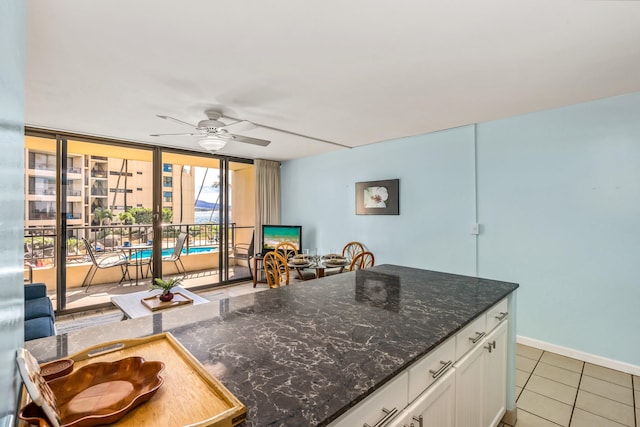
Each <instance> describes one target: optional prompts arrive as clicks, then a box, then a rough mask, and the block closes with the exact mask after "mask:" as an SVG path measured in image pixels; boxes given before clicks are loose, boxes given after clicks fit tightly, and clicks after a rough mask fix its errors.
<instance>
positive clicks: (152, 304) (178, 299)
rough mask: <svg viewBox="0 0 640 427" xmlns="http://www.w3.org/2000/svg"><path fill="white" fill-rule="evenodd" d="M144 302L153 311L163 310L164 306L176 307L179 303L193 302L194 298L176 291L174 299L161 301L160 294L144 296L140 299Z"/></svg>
mask: <svg viewBox="0 0 640 427" xmlns="http://www.w3.org/2000/svg"><path fill="white" fill-rule="evenodd" d="M140 302H142V304H144V305H146V306H147V308H148V309H149V310H151V311H157V310H162V309H164V308H171V307H176V306H178V305H184V304H193V300H192V299H191V298H189V297H188V296H186V295H185V294H183V293H182V292H174V293H173V299H172V300H171V301H160V299H159V298H158V295H154V296H152V297H147V298H142V300H140Z"/></svg>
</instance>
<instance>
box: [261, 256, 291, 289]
mask: <svg viewBox="0 0 640 427" xmlns="http://www.w3.org/2000/svg"><path fill="white" fill-rule="evenodd" d="M262 264H263V266H264V272H265V274H266V276H267V283H268V284H269V287H270V288H279V287H280V285H281V284H282V282H283V281H284V283H285V285H287V286H288V285H289V265H287V260H286V259H285V258H284V257H283V256H282V255H280V253H278V252H276V251H271V252H268V253H267V254H266V255H265V256H264V259H263V260H262Z"/></svg>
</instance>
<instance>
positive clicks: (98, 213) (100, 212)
mask: <svg viewBox="0 0 640 427" xmlns="http://www.w3.org/2000/svg"><path fill="white" fill-rule="evenodd" d="M93 218H94V219H95V220H97V221H99V222H100V226H102V225H103V224H104V221H105V220H109V222H111V220H112V219H113V218H115V215H114V214H113V212H111V209H105V208H103V207H97V208H95V209H94V210H93Z"/></svg>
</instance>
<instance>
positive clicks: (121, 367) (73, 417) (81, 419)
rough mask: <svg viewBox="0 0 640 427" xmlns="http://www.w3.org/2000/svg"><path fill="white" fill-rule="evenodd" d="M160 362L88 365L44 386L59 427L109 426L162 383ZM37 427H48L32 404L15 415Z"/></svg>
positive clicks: (137, 359) (130, 359) (139, 360)
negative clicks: (47, 387) (50, 399)
mask: <svg viewBox="0 0 640 427" xmlns="http://www.w3.org/2000/svg"><path fill="white" fill-rule="evenodd" d="M163 369H164V363H162V362H155V361H152V362H147V361H145V360H144V359H143V358H142V357H127V358H125V359H121V360H118V361H116V362H97V363H92V364H89V365H86V366H83V367H82V368H80V369H78V370H77V371H75V372H73V373H72V374H69V375H67V376H64V377H61V378H57V379H54V380H52V381H50V382H48V386H49V387H50V388H51V391H52V392H53V396H55V408H54V410H55V411H56V412H57V413H58V414H59V418H60V425H61V426H62V427H89V426H96V425H101V424H111V423H114V422H116V421H117V420H119V419H120V418H122V417H124V416H125V415H126V413H127V412H129V411H130V410H131V409H133V408H135V407H136V406H138V405H140V404H141V403H144V402H146V401H147V400H149V399H150V398H151V397H152V396H153V395H154V393H155V392H156V391H158V389H159V388H160V386H161V385H162V383H163V379H162V377H161V376H160V373H161V372H162V370H163ZM18 415H19V417H20V418H22V419H24V420H25V421H28V422H30V423H32V424H36V425H38V426H40V427H45V426H49V425H50V423H49V422H48V420H47V418H46V416H45V415H44V413H43V412H42V410H41V408H40V407H39V406H38V405H36V404H35V403H34V402H32V403H30V404H28V405H27V406H25V407H24V408H22V410H21V411H20V413H19V414H18Z"/></svg>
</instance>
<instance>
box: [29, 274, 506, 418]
mask: <svg viewBox="0 0 640 427" xmlns="http://www.w3.org/2000/svg"><path fill="white" fill-rule="evenodd" d="M517 287H518V285H517V284H514V283H508V282H501V281H495V280H489V279H480V278H474V277H468V276H460V275H453V274H447V273H440V272H433V271H427V270H419V269H414V268H408V267H401V266H395V265H381V266H377V267H374V268H372V269H368V270H361V271H357V272H350V273H344V274H339V275H334V276H330V277H325V278H322V279H318V280H311V281H306V282H302V283H297V284H295V285H291V286H288V287H284V288H280V289H270V290H268V291H265V292H258V293H255V294H250V295H245V296H240V297H234V298H229V299H224V300H220V301H219V302H213V303H209V304H202V305H199V306H194V307H188V308H182V309H181V310H177V311H174V312H166V313H156V314H154V315H152V316H147V317H144V318H140V319H135V320H126V321H123V322H120V323H118V324H117V325H108V326H102V327H94V328H87V329H84V330H79V331H74V332H71V333H69V334H65V335H61V336H56V337H50V338H45V339H41V340H35V341H31V342H28V343H26V345H25V346H26V348H27V349H28V350H30V351H31V352H32V353H33V354H34V356H35V357H36V358H37V359H38V360H39V361H40V362H46V361H49V360H53V359H56V358H62V357H65V356H67V355H70V354H74V353H76V352H79V351H81V350H83V349H84V348H86V347H89V346H93V345H96V344H99V343H102V342H106V341H113V340H118V339H126V338H135V337H142V336H147V335H150V334H154V333H160V332H165V331H168V332H171V333H172V334H173V335H174V336H175V337H176V338H177V339H178V340H179V341H180V342H181V343H182V344H183V345H184V346H185V347H186V348H187V349H188V350H189V351H190V352H191V353H192V354H193V355H194V356H195V357H196V358H197V359H198V360H199V361H200V362H201V363H202V364H203V365H204V366H205V367H206V368H207V369H208V370H209V371H210V372H211V373H212V374H214V375H215V376H216V377H217V378H218V379H219V380H220V381H221V382H222V383H223V384H224V385H225V386H226V387H227V388H228V389H229V390H230V391H231V392H232V393H233V394H234V395H235V396H236V397H237V398H238V399H239V400H240V401H242V402H243V403H244V404H245V405H246V407H247V421H246V426H314V425H329V424H330V423H331V422H332V421H334V420H336V419H338V418H339V417H340V415H342V414H343V413H345V412H347V411H348V410H349V409H350V408H352V407H354V406H355V405H357V404H359V403H360V402H362V401H363V400H365V399H366V398H367V397H368V396H369V395H371V394H372V393H374V392H375V391H376V390H377V389H379V388H380V387H382V386H383V385H385V384H386V383H388V382H389V381H390V380H392V379H393V378H394V377H396V376H397V375H398V374H399V373H401V372H403V371H405V370H407V368H408V367H409V366H410V365H412V364H413V363H414V362H416V361H418V360H419V359H420V358H422V357H423V356H425V355H427V354H428V353H430V352H431V351H432V350H434V349H435V348H437V347H438V346H439V345H440V344H442V343H443V342H445V341H446V340H447V339H448V338H451V337H453V336H455V334H456V333H457V332H459V331H460V330H461V329H462V328H464V327H465V326H466V325H468V324H470V323H471V322H472V321H474V320H475V319H477V318H479V317H480V316H481V315H482V314H483V313H485V312H486V311H487V310H489V309H490V308H491V307H492V306H494V305H495V304H496V303H498V302H499V301H501V300H503V299H504V298H506V297H508V296H510V295H511V294H512V293H513V291H514V290H515V289H516V288H517ZM514 339H515V337H514V334H513V331H511V333H510V334H509V341H510V347H511V349H510V351H509V352H510V354H511V355H512V354H513V346H514ZM511 365H512V363H511ZM510 369H511V370H513V366H511V367H510ZM512 400H514V399H512Z"/></svg>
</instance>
